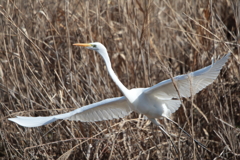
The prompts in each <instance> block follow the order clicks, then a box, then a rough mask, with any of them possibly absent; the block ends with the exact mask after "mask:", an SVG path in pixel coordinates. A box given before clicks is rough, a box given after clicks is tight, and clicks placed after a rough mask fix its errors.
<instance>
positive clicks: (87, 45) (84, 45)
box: [73, 43, 92, 47]
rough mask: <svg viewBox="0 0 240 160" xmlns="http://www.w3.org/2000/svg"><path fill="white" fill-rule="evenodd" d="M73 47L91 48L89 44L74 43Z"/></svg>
mask: <svg viewBox="0 0 240 160" xmlns="http://www.w3.org/2000/svg"><path fill="white" fill-rule="evenodd" d="M73 45H74V46H82V47H91V46H92V45H91V44H89V43H74V44H73Z"/></svg>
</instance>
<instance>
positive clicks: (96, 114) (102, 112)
mask: <svg viewBox="0 0 240 160" xmlns="http://www.w3.org/2000/svg"><path fill="white" fill-rule="evenodd" d="M131 112H132V109H131V108H130V107H129V103H128V101H127V99H126V98H125V97H117V98H110V99H105V100H103V101H100V102H97V103H94V104H90V105H87V106H84V107H81V108H78V109H76V110H73V111H71V112H68V113H64V114H59V115H54V116H48V117H21V116H17V117H16V118H9V120H10V121H13V122H15V123H17V124H19V125H21V126H24V127H38V126H42V125H46V124H49V123H52V122H54V121H56V120H59V119H69V120H74V121H82V122H93V121H102V120H110V119H113V118H122V117H124V116H126V115H128V114H130V113H131Z"/></svg>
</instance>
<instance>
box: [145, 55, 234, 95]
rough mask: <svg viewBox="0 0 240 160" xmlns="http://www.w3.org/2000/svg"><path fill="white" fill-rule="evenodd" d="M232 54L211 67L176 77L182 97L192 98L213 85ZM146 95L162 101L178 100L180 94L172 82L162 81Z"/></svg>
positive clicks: (146, 91) (169, 80)
mask: <svg viewBox="0 0 240 160" xmlns="http://www.w3.org/2000/svg"><path fill="white" fill-rule="evenodd" d="M229 56H230V53H228V54H227V55H225V56H224V57H223V58H221V59H220V60H218V61H217V62H216V63H213V64H212V65H210V66H207V67H205V68H202V69H200V70H197V71H195V72H191V73H189V74H184V75H180V76H176V77H174V78H173V79H174V82H175V84H176V86H177V89H178V91H179V93H180V96H182V97H190V96H191V95H194V94H196V93H198V92H199V91H201V90H202V89H203V88H205V87H206V86H208V85H209V84H211V83H212V82H213V81H214V80H215V79H216V78H217V76H218V74H219V72H220V70H221V69H222V66H223V65H224V64H225V63H226V62H227V60H228V57H229ZM144 93H146V94H150V95H153V96H156V97H158V98H160V99H169V98H178V93H177V91H176V88H175V87H174V85H173V83H172V80H171V79H168V80H165V81H162V82H160V83H158V84H156V85H154V86H152V87H150V88H148V89H146V90H145V91H144Z"/></svg>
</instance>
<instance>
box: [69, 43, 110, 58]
mask: <svg viewBox="0 0 240 160" xmlns="http://www.w3.org/2000/svg"><path fill="white" fill-rule="evenodd" d="M73 45H75V46H82V47H86V48H87V49H91V50H94V51H97V52H98V53H99V54H101V55H102V56H105V55H104V54H105V53H107V49H106V48H105V46H104V45H103V44H101V43H99V42H93V43H75V44H73Z"/></svg>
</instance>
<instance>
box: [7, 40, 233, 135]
mask: <svg viewBox="0 0 240 160" xmlns="http://www.w3.org/2000/svg"><path fill="white" fill-rule="evenodd" d="M75 45H78V46H85V47H87V48H88V49H92V50H95V51H97V52H98V53H99V54H100V55H101V56H102V58H103V59H104V61H105V63H106V66H107V69H108V72H109V74H110V76H111V77H112V79H113V81H114V82H115V83H116V84H117V85H118V87H119V88H120V90H121V91H122V93H123V94H124V96H123V97H117V98H110V99H106V100H103V101H100V102H97V103H94V104H90V105H87V106H84V107H81V108H78V109H76V110H73V111H71V112H68V113H65V114H59V115H54V116H49V117H20V116H18V117H16V118H9V120H10V121H13V122H15V123H17V124H19V125H21V126H24V127H38V126H42V125H46V124H49V123H51V122H54V121H56V120H59V119H68V120H74V121H82V122H94V121H102V120H111V119H114V118H122V117H124V116H126V115H128V114H130V113H131V112H132V111H136V112H138V113H142V114H144V115H145V116H147V117H148V118H149V120H151V121H152V122H153V123H154V124H157V125H159V124H158V123H157V122H156V120H155V118H160V117H161V116H164V117H167V118H168V117H169V116H170V115H171V114H172V113H174V112H175V111H176V110H177V109H178V108H179V107H180V105H181V101H180V100H173V99H172V98H179V96H178V92H177V91H176V88H175V87H174V85H173V83H172V80H171V79H168V80H165V81H162V82H160V83H158V84H156V85H154V86H152V87H150V88H136V89H131V90H128V89H127V88H126V87H125V86H124V85H123V84H122V83H121V82H120V81H119V79H118V78H117V76H116V75H115V73H114V72H113V70H112V68H111V63H110V60H109V57H108V53H107V50H106V48H105V47H104V46H103V45H102V44H101V43H98V42H95V43H89V44H80V43H78V44H75ZM229 56H230V53H228V54H227V55H225V56H224V57H223V58H222V59H220V60H218V61H217V62H216V63H213V64H212V65H210V66H207V67H205V68H202V69H200V70H197V71H195V72H191V73H189V74H185V75H180V76H176V77H174V83H175V84H176V86H177V89H178V91H179V93H180V96H182V97H190V96H191V95H194V94H196V93H198V92H199V91H201V90H202V89H203V88H205V87H206V86H208V85H209V84H211V83H212V82H213V81H214V80H215V79H216V78H217V76H218V74H219V72H220V70H221V68H222V66H223V65H224V64H225V63H226V62H227V60H228V58H229ZM164 132H165V131H164Z"/></svg>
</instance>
